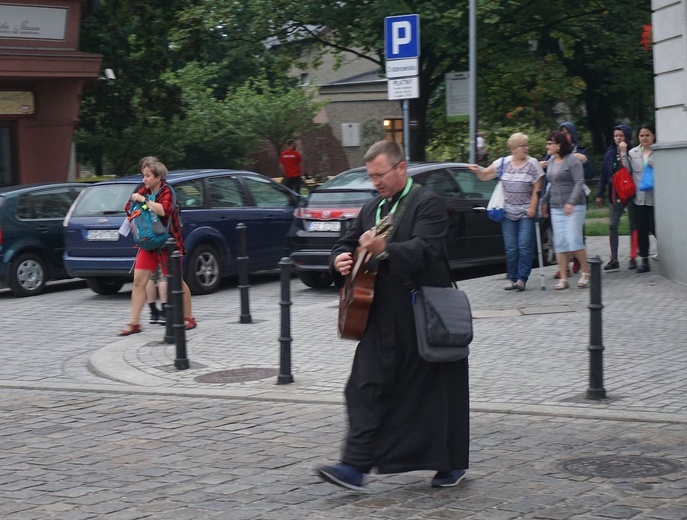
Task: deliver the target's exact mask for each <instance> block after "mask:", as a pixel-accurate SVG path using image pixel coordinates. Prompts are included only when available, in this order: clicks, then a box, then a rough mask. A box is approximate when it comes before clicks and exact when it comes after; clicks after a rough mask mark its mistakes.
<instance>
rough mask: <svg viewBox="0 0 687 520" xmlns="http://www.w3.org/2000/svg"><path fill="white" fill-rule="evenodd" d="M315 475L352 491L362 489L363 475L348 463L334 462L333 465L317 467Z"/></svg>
mask: <svg viewBox="0 0 687 520" xmlns="http://www.w3.org/2000/svg"><path fill="white" fill-rule="evenodd" d="M317 476H319V477H320V478H321V479H322V480H324V481H325V482H330V483H332V484H336V485H337V486H341V487H344V488H346V489H352V490H353V491H364V490H365V488H364V487H363V486H364V485H365V484H364V483H363V480H364V477H365V475H364V474H363V472H362V471H359V470H357V469H356V468H354V467H353V466H349V465H348V464H336V465H334V466H322V467H321V468H317Z"/></svg>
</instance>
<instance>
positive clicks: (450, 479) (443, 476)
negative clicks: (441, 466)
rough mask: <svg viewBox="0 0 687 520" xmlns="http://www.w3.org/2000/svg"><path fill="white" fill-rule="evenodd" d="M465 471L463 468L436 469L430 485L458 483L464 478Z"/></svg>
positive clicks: (438, 485)
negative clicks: (450, 469)
mask: <svg viewBox="0 0 687 520" xmlns="http://www.w3.org/2000/svg"><path fill="white" fill-rule="evenodd" d="M467 473H468V472H467V471H466V470H464V469H454V470H453V471H438V472H437V474H436V475H434V478H433V479H432V487H453V486H457V485H458V484H460V481H461V480H463V479H464V478H465V475H467Z"/></svg>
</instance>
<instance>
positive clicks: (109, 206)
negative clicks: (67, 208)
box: [72, 184, 137, 217]
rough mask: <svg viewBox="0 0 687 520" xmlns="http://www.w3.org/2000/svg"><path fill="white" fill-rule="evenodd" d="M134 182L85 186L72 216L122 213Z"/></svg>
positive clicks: (134, 186)
mask: <svg viewBox="0 0 687 520" xmlns="http://www.w3.org/2000/svg"><path fill="white" fill-rule="evenodd" d="M136 187H137V185H136V184H101V185H99V186H91V187H90V188H86V189H85V190H84V192H83V193H82V194H81V196H80V197H79V198H78V200H77V203H76V207H75V208H74V211H73V212H72V217H97V216H100V215H118V214H120V213H121V214H122V215H124V206H126V203H127V202H128V200H129V198H130V197H131V194H132V193H133V192H134V190H135V189H136Z"/></svg>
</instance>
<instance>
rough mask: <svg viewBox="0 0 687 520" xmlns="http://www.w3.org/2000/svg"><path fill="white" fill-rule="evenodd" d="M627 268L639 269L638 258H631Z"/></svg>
mask: <svg viewBox="0 0 687 520" xmlns="http://www.w3.org/2000/svg"><path fill="white" fill-rule="evenodd" d="M627 268H628V269H629V270H630V271H632V270H633V269H637V260H635V259H634V258H630V264H629V265H628V266H627Z"/></svg>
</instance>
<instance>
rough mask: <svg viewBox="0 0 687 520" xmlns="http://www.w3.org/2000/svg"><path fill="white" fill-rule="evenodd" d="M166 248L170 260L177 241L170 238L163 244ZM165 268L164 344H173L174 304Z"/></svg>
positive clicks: (170, 275) (168, 269)
mask: <svg viewBox="0 0 687 520" xmlns="http://www.w3.org/2000/svg"><path fill="white" fill-rule="evenodd" d="M165 247H166V248H167V258H172V253H174V251H176V250H177V241H176V240H174V239H173V238H170V239H169V240H167V242H165ZM169 267H170V266H167V305H166V306H165V314H166V316H165V317H166V319H167V322H166V325H165V343H170V344H171V343H174V302H173V301H172V298H170V296H171V288H172V270H171V269H170V268H169Z"/></svg>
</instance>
